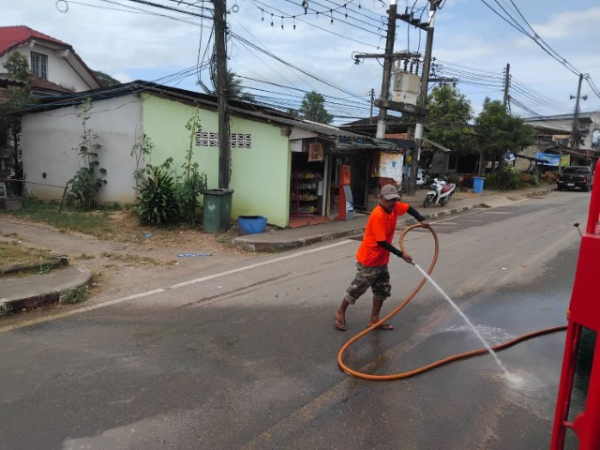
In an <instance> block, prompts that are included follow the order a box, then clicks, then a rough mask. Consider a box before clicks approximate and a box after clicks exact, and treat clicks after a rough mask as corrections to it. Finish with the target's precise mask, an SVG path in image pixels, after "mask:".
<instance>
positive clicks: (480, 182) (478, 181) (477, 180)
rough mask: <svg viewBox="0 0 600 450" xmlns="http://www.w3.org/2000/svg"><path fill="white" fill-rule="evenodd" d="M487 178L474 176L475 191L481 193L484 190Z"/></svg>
mask: <svg viewBox="0 0 600 450" xmlns="http://www.w3.org/2000/svg"><path fill="white" fill-rule="evenodd" d="M484 181H485V178H481V177H473V193H474V194H481V193H482V192H483V182H484Z"/></svg>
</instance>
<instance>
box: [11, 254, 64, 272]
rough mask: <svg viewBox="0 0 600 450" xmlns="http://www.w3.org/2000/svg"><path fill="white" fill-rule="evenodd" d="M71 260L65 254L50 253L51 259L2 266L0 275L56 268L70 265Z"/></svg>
mask: <svg viewBox="0 0 600 450" xmlns="http://www.w3.org/2000/svg"><path fill="white" fill-rule="evenodd" d="M68 265H69V261H68V260H67V258H66V257H65V256H63V255H50V259H48V260H47V261H44V262H41V263H35V264H14V265H12V266H0V275H7V274H9V273H17V272H35V271H40V270H42V269H45V268H46V269H50V270H51V269H56V268H58V267H63V266H68Z"/></svg>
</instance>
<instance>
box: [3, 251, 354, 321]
mask: <svg viewBox="0 0 600 450" xmlns="http://www.w3.org/2000/svg"><path fill="white" fill-rule="evenodd" d="M350 242H354V241H352V240H351V239H346V240H343V241H340V242H336V243H335V244H330V245H325V246H323V247H319V248H314V249H311V250H305V251H302V252H298V253H294V254H292V255H287V256H282V257H280V258H275V259H270V260H268V261H263V262H260V263H256V264H250V265H248V266H244V267H239V268H237V269H232V270H227V271H225V272H221V273H216V274H214V275H208V276H206V277H202V278H196V279H194V280H190V281H185V282H183V283H178V284H174V285H172V286H169V287H167V288H160V289H154V290H152V291H147V292H141V293H139V294H133V295H129V296H127V297H121V298H117V299H114V300H109V301H106V302H102V303H98V304H96V305H91V306H86V307H85V308H79V309H74V310H72V311H67V312H64V313H61V314H56V315H53V316H46V317H40V318H37V319H32V320H28V321H26V322H22V323H19V324H15V325H8V326H4V327H0V333H2V332H4V331H11V330H16V329H19V328H25V327H29V326H32V325H38V324H40V323H46V322H51V321H54V320H58V319H62V318H64V317H69V316H73V315H75V314H80V313H84V312H88V311H93V310H95V309H100V308H105V307H107V306H112V305H117V304H119V303H124V302H128V301H131V300H136V299H139V298H143V297H149V296H151V295H155V294H162V293H164V292H166V291H167V290H168V289H179V288H181V287H184V286H189V285H191V284H195V283H201V282H203V281H207V280H212V279H214V278H219V277H224V276H227V275H231V274H233V273H238V272H242V271H244V270H250V269H255V268H256V267H261V266H266V265H268V264H275V263H278V262H281V261H285V260H288V259H293V258H298V257H300V256H304V255H308V254H310V253H316V252H320V251H323V250H328V249H330V248H333V247H337V246H339V245H343V244H348V243H350Z"/></svg>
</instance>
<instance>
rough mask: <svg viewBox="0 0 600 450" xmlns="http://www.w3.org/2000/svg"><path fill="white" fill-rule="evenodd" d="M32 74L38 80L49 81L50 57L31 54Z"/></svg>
mask: <svg viewBox="0 0 600 450" xmlns="http://www.w3.org/2000/svg"><path fill="white" fill-rule="evenodd" d="M31 72H32V73H33V74H34V75H35V76H36V77H38V78H42V79H44V80H47V79H48V56H46V55H42V54H41V53H35V52H31Z"/></svg>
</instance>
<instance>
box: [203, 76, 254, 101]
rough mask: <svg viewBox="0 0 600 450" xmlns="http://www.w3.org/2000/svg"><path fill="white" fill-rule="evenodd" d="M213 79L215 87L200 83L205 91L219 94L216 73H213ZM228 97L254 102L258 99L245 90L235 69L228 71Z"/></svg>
mask: <svg viewBox="0 0 600 450" xmlns="http://www.w3.org/2000/svg"><path fill="white" fill-rule="evenodd" d="M211 80H212V81H213V85H214V89H209V88H208V87H207V86H205V85H204V83H198V84H200V85H201V86H202V88H203V89H204V91H205V92H206V93H207V94H211V95H218V92H219V85H218V81H217V77H216V74H214V73H213V74H211ZM227 94H228V95H227V98H228V99H229V100H240V101H243V102H249V103H254V102H256V99H255V98H254V96H253V95H252V94H249V93H247V92H244V86H242V81H241V80H240V77H239V76H238V75H237V74H236V73H235V72H233V71H231V70H228V71H227Z"/></svg>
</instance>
